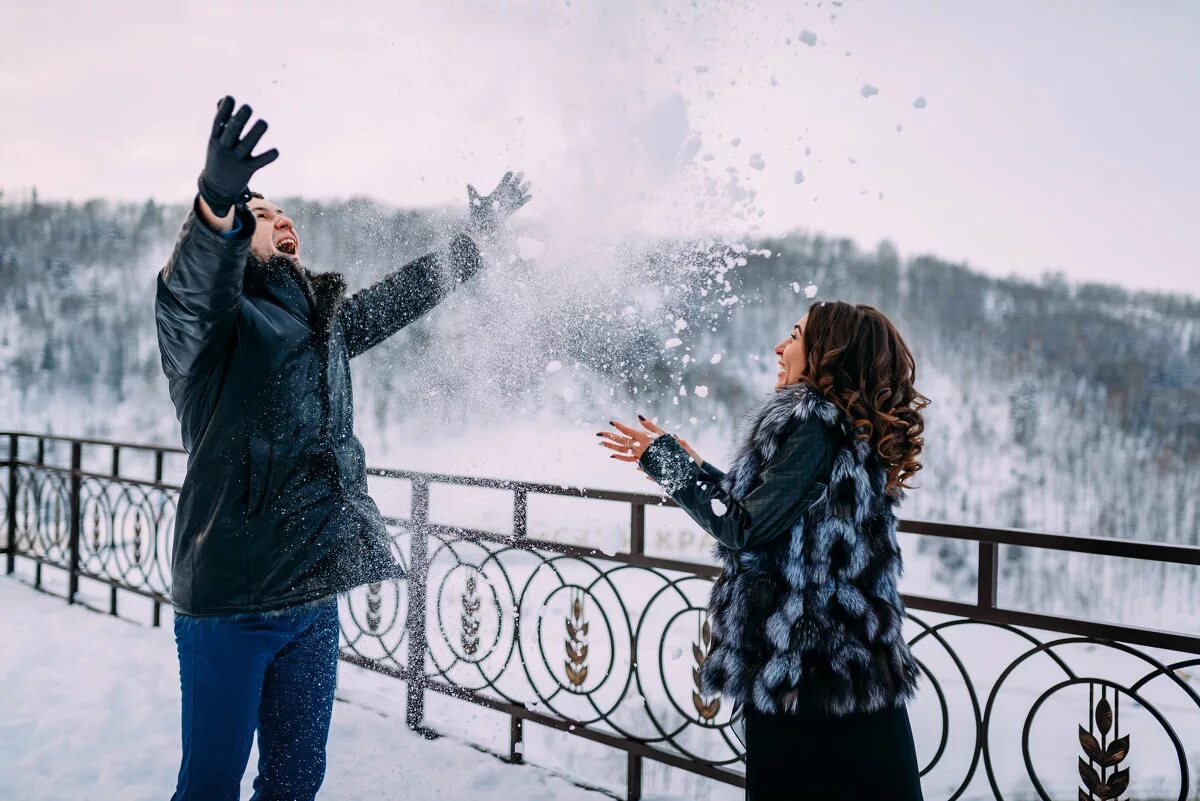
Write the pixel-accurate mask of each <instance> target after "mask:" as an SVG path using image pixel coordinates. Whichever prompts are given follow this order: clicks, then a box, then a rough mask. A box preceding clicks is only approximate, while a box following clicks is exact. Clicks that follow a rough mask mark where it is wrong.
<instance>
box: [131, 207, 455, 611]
mask: <svg viewBox="0 0 1200 801" xmlns="http://www.w3.org/2000/svg"><path fill="white" fill-rule="evenodd" d="M236 213H237V214H238V220H239V221H240V223H241V231H240V233H239V234H238V235H236V236H234V237H233V238H232V239H225V238H223V237H222V236H221V235H220V234H218V233H216V232H215V231H213V230H211V229H210V228H209V227H208V226H207V225H206V224H205V223H204V222H202V221H201V220H200V219H199V218H198V217H197V216H196V212H195V211H194V210H193V212H192V213H190V214H189V215H188V218H187V220H186V221H185V222H184V224H183V228H182V230H181V231H180V234H179V241H178V242H177V243H176V245H175V250H174V252H173V253H172V254H171V258H170V260H169V261H168V262H167V265H166V267H164V268H163V270H162V272H161V273H160V274H159V277H158V290H157V295H156V299H155V312H156V315H155V316H156V318H157V322H158V342H159V349H160V351H161V353H162V364H163V371H164V372H165V373H166V374H167V380H168V383H169V385H170V391H171V400H172V401H173V402H174V403H175V410H176V414H177V416H178V418H179V422H180V425H181V428H182V431H183V446H184V448H185V449H186V450H187V452H188V468H187V475H186V477H185V478H184V482H183V488H182V490H181V491H180V493H179V503H178V508H177V510H176V519H175V543H174V548H173V551H172V587H171V599H172V602H173V603H174V605H175V607H176V608H177V610H178V611H180V612H183V613H185V614H191V615H222V614H235V613H241V612H257V611H266V610H271V609H280V608H283V607H288V606H293V605H296V604H303V603H307V602H309V601H315V600H318V599H321V598H327V597H330V596H332V595H335V594H336V593H339V592H343V591H346V590H349V589H352V588H354V587H356V586H359V585H361V584H365V583H369V582H375V581H383V580H386V579H391V578H398V577H401V576H403V571H402V570H401V568H400V566H399V564H398V563H397V561H396V558H395V556H394V554H393V547H392V540H391V537H390V536H389V535H388V533H387V531H386V529H385V528H384V524H383V520H382V518H381V517H380V514H379V509H378V507H376V505H375V503H374V502H373V501H372V500H371V499H370V497H368V496H367V479H366V463H365V459H364V454H363V447H362V445H361V444H360V443H359V441H358V439H357V437H355V436H354V433H353V430H352V416H353V409H354V404H353V399H352V397H351V386H350V359H351V358H352V357H354V356H357V355H358V354H360V353H362V352H363V351H365V350H367V349H368V348H371V347H373V346H374V345H376V344H378V343H379V342H381V341H383V340H384V339H386V338H387V337H389V336H391V335H392V334H393V333H395V332H396V331H397V330H399V329H400V328H402V327H404V326H405V325H407V324H408V323H410V322H412V321H413V320H415V319H417V318H418V317H420V316H421V315H422V314H424V313H425V312H427V311H429V309H431V308H433V307H434V306H435V305H437V303H438V302H439V301H440V300H441V299H442V298H443V297H444V296H445V295H446V293H447V292H448V291H449V290H450V289H452V288H453V287H454V286H455V285H456V284H458V283H460V282H461V281H464V280H466V279H467V278H469V277H470V276H471V275H472V274H473V273H474V272H475V271H476V270H477V269H478V267H479V252H478V250H477V249H476V247H475V244H474V243H473V242H472V241H471V239H469V238H468V237H467V236H465V235H460V236H458V237H456V238H455V239H454V240H453V241H452V242H451V244H450V246H449V249H448V251H447V252H446V253H444V254H430V255H427V256H424V257H422V258H420V259H417V260H416V261H414V262H412V263H410V264H408V265H406V266H404V267H402V268H401V269H399V270H398V271H396V272H395V273H392V274H391V275H389V276H388V277H387V278H385V279H383V280H382V281H380V282H379V283H377V284H375V285H374V286H371V287H369V288H367V289H364V290H362V291H360V292H358V293H356V294H354V295H352V296H351V297H348V298H347V297H345V292H346V283H345V281H344V280H343V278H342V277H341V276H340V275H338V274H336V273H325V274H320V275H309V274H307V273H305V272H304V271H303V270H300V269H297V268H295V267H293V266H292V265H291V263H290V262H289V261H288V260H287V259H285V258H283V257H276V258H274V259H272V260H271V261H269V262H267V263H263V262H260V261H258V260H257V259H255V258H253V257H251V256H250V237H251V235H252V234H253V232H254V226H255V219H254V215H253V213H251V212H250V210H249V209H248V208H247V207H246V206H242V205H239V206H237V207H236Z"/></svg>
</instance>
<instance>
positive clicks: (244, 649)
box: [172, 598, 338, 801]
mask: <svg viewBox="0 0 1200 801" xmlns="http://www.w3.org/2000/svg"><path fill="white" fill-rule="evenodd" d="M175 642H176V644H177V645H178V648H179V683H180V686H181V688H182V690H183V760H182V762H181V763H180V766H179V782H178V784H177V786H176V789H175V795H174V796H172V801H238V797H239V792H240V789H241V783H242V774H243V773H244V772H245V770H246V762H247V760H248V759H249V758H250V746H251V743H252V741H253V737H254V733H255V730H257V731H258V777H257V778H255V780H254V795H253V797H252V801H311V800H312V799H314V798H316V795H317V790H318V789H320V787H321V782H322V780H324V778H325V742H326V740H327V738H328V735H329V718H330V716H331V715H332V713H333V690H334V683H335V681H336V677H337V654H338V605H337V598H330V599H328V600H325V601H321V602H320V603H318V604H312V605H306V606H302V607H297V608H295V609H285V610H282V611H278V612H265V613H261V614H245V615H229V616H219V617H192V616H190V615H176V617H175Z"/></svg>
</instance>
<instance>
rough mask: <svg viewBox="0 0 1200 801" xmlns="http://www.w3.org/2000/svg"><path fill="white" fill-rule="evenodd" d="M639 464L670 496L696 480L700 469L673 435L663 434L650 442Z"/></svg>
mask: <svg viewBox="0 0 1200 801" xmlns="http://www.w3.org/2000/svg"><path fill="white" fill-rule="evenodd" d="M638 464H639V465H641V466H642V469H643V470H645V471H646V475H648V476H650V478H652V479H654V480H655V481H657V482H658V483H659V484H660V485H662V488H663V489H665V490H666V491H667V492H668V493H669V494H672V495H673V494H675V493H676V492H679V490H681V489H683V488H684V487H686V486H687V484H688V482H689V481H693V480H695V478H696V476H697V475H699V473H700V468H699V467H697V466H696V463H695V462H693V461H692V457H691V456H689V455H688V452H687V451H685V450H684V449H683V446H682V445H680V444H679V440H677V439H675V437H674V436H673V435H671V434H663V435H662V436H659V437H656V438H655V439H654V440H652V441H651V442H650V445H649V447H647V448H646V450H644V451H643V452H642V456H641V458H640V459H638Z"/></svg>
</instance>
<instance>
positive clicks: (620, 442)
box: [596, 414, 704, 465]
mask: <svg viewBox="0 0 1200 801" xmlns="http://www.w3.org/2000/svg"><path fill="white" fill-rule="evenodd" d="M608 422H609V424H610V425H611V426H612V427H613V428H615V429H616V430H617V432H616V433H613V432H611V431H600V432H598V433H597V434H596V436H597V437H600V438H601V440H600V444H601V445H603V446H604V447H606V448H608V449H609V450H612V451H616V453H612V454H609V456H610V458H612V459H619V460H620V461H622V462H633V463H635V464H636V463H637V461H638V460H639V459H641V458H642V454H643V453H645V452H646V448H648V447H650V443H651V442H653V441H654V440H655V439H656V438H658V437H661V436H662V435H663V434H666V433H667V432H666V431H663V430H662V429H661V428H659V427H658V426H657V425H655V423H654V421H652V420H647V419H646V418H645V417H643V416H642V415H640V414H639V415H638V422H639V423H641V424H642V428H644V429H645V431H639V430H638V429H636V428H633V427H632V426H627V425H624V424H622V423H618V422H617V421H615V420H609V421H608ZM676 439H677V440H679V444H680V445H682V446H683V449H684V450H685V451H687V452H688V455H689V456H691V457H692V460H693V461H695V462H696V464H698V465H703V464H704V460H703V459H701V458H700V454H698V453H696V452H695V451H694V450H692V446H691V445H689V444H688V443H687V440H684V439H679V438H678V437H676Z"/></svg>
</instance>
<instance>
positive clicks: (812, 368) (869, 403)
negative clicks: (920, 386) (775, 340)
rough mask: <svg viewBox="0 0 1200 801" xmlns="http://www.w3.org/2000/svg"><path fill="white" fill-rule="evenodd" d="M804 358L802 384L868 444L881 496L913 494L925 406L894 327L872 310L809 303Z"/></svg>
mask: <svg viewBox="0 0 1200 801" xmlns="http://www.w3.org/2000/svg"><path fill="white" fill-rule="evenodd" d="M804 354H805V366H804V373H803V374H802V375H801V378H802V379H803V380H805V381H807V382H808V383H809V384H811V385H812V386H814V387H815V388H816V389H817V391H818V392H820V393H821V394H822V395H823V396H824V397H825V398H826V399H828V400H829V401H831V402H832V403H834V404H835V405H836V406H837V407H838V408H839V409H841V410H842V412H843V413H844V414H846V416H848V417H849V418H850V419H851V420H853V421H854V426H855V438H856V440H858V441H861V440H868V441H869V442H870V443H871V447H872V448H873V449H874V451H875V454H876V456H877V457H878V458H879V460H880V463H881V464H882V465H883V466H884V467H885V468H886V469H887V487H886V492H887V493H888V494H889V495H899V494H901V490H902V489H912V487H911V486H910V485H909V484H908V480H909V479H910V478H912V476H913V474H915V473H916V472H917V471H918V470H920V469H921V463H920V462H919V461H917V456H918V455H920V453H921V448H922V447H923V446H924V444H925V440H924V439H923V438H922V436H921V434H922V432H923V431H924V430H925V421H924V418H923V417H922V416H921V410H922V409H924V408H925V407H926V406H928V405H929V403H930V401H929V398H927V397H925V396H924V395H922V394H921V393H920V392H918V391H917V390H916V388H915V387H914V386H913V382H914V381H915V380H916V377H917V368H916V363H915V361H914V360H913V355H912V351H911V350H909V349H908V345H906V344H905V342H904V339H903V338H902V337H901V336H900V332H899V331H897V330H896V326H894V325H892V321H891V320H889V319H888V318H887V317H886V316H884V314H883V313H882V312H880V311H879V310H878V309H876V308H874V307H873V306H867V305H865V304H861V303H860V304H857V305H851V304H849V303H843V302H841V301H834V302H818V303H814V304H813V305H812V306H810V307H809V309H808V321H807V323H806V324H805V326H804Z"/></svg>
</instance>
